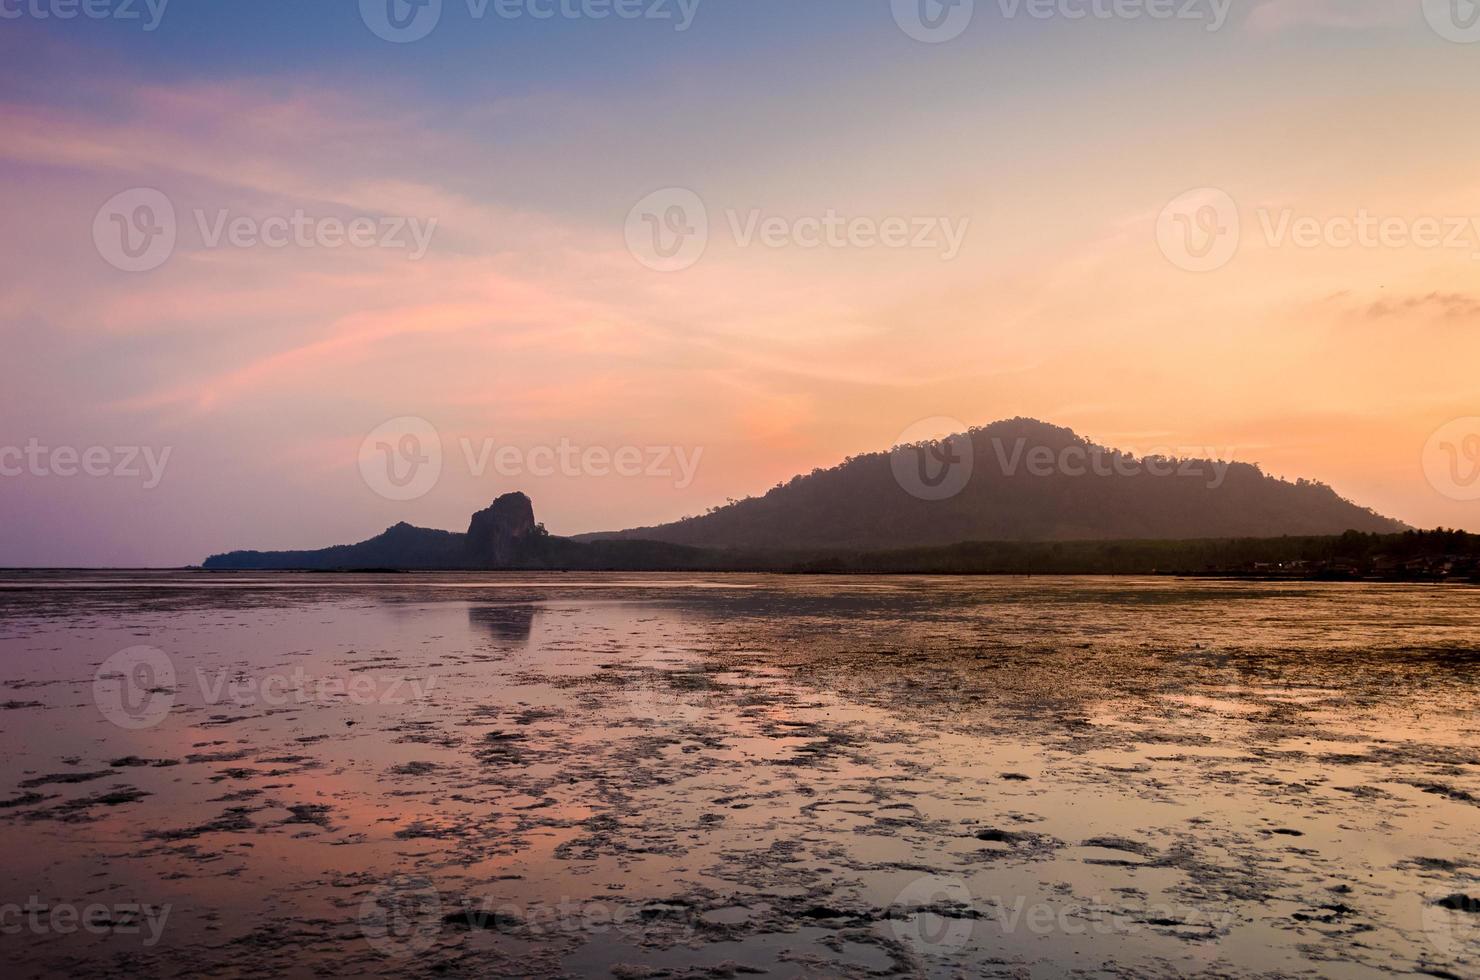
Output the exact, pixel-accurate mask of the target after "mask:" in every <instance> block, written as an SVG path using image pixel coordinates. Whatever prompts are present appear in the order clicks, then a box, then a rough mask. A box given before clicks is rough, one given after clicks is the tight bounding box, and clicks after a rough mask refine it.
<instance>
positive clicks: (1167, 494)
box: [204, 419, 1480, 580]
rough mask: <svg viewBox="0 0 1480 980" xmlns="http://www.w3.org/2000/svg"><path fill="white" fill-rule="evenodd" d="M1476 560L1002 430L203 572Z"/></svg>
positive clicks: (1260, 485)
mask: <svg viewBox="0 0 1480 980" xmlns="http://www.w3.org/2000/svg"><path fill="white" fill-rule="evenodd" d="M901 454H904V455H903V456H902V455H901ZM913 454H934V456H935V457H937V460H938V461H944V463H943V464H942V465H948V466H951V467H960V468H963V469H964V470H965V471H966V472H968V473H969V479H966V480H964V481H960V483H961V485H960V486H959V488H950V489H952V490H953V492H951V493H949V494H948V495H946V496H943V497H942V498H941V499H927V498H928V489H927V490H926V491H925V492H924V493H925V495H924V496H922V494H921V492H913V491H918V489H919V488H918V487H913V486H911V482H910V481H911V474H910V471H908V470H906V471H904V478H901V471H900V469H899V467H900V463H901V460H902V459H903V460H904V461H905V462H906V463H907V464H909V465H913ZM968 454H969V455H968ZM922 458H923V457H922ZM1071 461H1072V462H1071ZM922 472H923V471H922ZM1477 557H1480V536H1475V535H1467V534H1465V533H1464V532H1460V531H1453V532H1451V531H1431V532H1419V531H1414V530H1412V529H1410V528H1408V527H1407V526H1406V525H1404V524H1402V523H1401V522H1399V521H1395V520H1393V519H1391V518H1387V517H1383V516H1382V515H1380V514H1377V513H1376V512H1374V511H1372V510H1370V509H1368V508H1364V507H1360V506H1358V505H1357V504H1355V503H1352V502H1351V501H1348V500H1345V499H1343V498H1342V497H1340V496H1339V495H1338V494H1336V492H1335V491H1333V490H1332V489H1331V488H1330V487H1328V486H1326V485H1324V484H1320V483H1313V482H1309V481H1304V480H1302V481H1298V482H1294V483H1291V482H1288V481H1285V480H1280V479H1276V478H1274V477H1270V476H1267V475H1265V474H1264V473H1263V472H1261V471H1260V470H1259V468H1258V467H1257V466H1253V465H1251V464H1248V463H1237V462H1231V461H1224V460H1198V459H1194V460H1186V459H1165V458H1160V457H1155V458H1149V459H1148V458H1137V457H1134V456H1131V455H1129V454H1125V453H1119V452H1116V451H1115V450H1110V449H1106V448H1104V447H1100V446H1096V445H1094V444H1092V443H1089V442H1087V441H1086V440H1083V439H1081V438H1079V437H1078V436H1076V435H1075V434H1074V433H1073V432H1072V431H1070V430H1068V429H1063V428H1059V427H1057V426H1052V425H1047V424H1045V423H1043V422H1038V421H1035V420H1032V419H1012V420H1009V421H1005V422H998V423H995V424H993V425H990V426H984V427H980V428H975V429H972V430H970V431H969V432H967V433H962V434H959V435H957V436H952V437H948V438H947V439H944V440H941V441H939V442H935V443H929V444H922V445H919V446H913V447H895V448H894V449H893V450H891V451H886V452H879V453H870V454H867V455H863V456H856V457H852V458H850V459H848V460H845V461H844V462H843V463H841V464H840V465H838V466H835V467H833V468H831V469H827V470H816V471H813V472H812V473H811V474H808V475H805V476H798V477H796V478H794V479H792V480H791V481H790V482H788V483H785V484H781V485H778V486H776V487H774V488H772V489H771V490H770V491H769V492H768V493H766V494H765V495H764V496H762V497H758V498H752V499H747V500H741V501H736V502H732V503H730V504H728V505H726V506H724V507H720V508H716V509H714V510H712V511H710V512H709V513H707V514H704V515H702V516H698V517H692V518H688V519H685V520H682V521H678V522H675V523H673V524H665V525H660V526H656V527H646V528H634V529H631V530H625V531H616V532H609V533H602V534H587V535H579V536H577V537H559V536H556V535H552V534H550V533H549V532H548V531H546V530H545V528H544V526H543V525H541V524H539V523H537V522H536V521H535V517H534V506H533V502H532V501H531V500H530V498H529V497H528V496H526V495H525V494H523V493H508V494H504V495H502V496H500V497H499V498H498V499H497V500H495V501H494V502H493V503H492V504H491V505H490V506H489V507H487V508H485V509H484V510H481V511H478V512H477V513H476V514H474V515H473V516H472V519H471V520H470V521H469V524H468V529H467V530H466V531H465V532H461V533H459V532H453V531H442V530H434V529H429V528H420V527H414V526H412V525H410V524H405V523H401V524H397V525H395V526H394V527H391V528H388V529H387V530H386V531H384V532H383V533H381V534H379V535H376V536H375V537H373V538H370V539H368V540H365V541H361V542H359V543H358V544H350V545H340V546H337V547H332V548H324V549H320V550H314V551H235V552H231V553H228V554H222V555H213V556H211V557H210V558H208V559H206V561H205V563H204V567H205V568H206V569H210V570H244V569H253V570H263V569H274V570H316V571H336V570H342V571H353V570H364V569H387V570H392V569H393V570H493V569H549V570H621V571H700V570H703V571H789V572H812V573H824V572H831V573H868V572H880V573H956V574H1180V575H1209V574H1222V575H1242V576H1257V577H1276V578H1291V577H1293V578H1331V579H1346V578H1352V579H1360V578H1398V579H1404V578H1417V579H1425V580H1443V579H1451V578H1457V579H1464V580H1468V579H1471V578H1473V577H1475V576H1476V575H1477V573H1480V569H1477V565H1476V561H1477Z"/></svg>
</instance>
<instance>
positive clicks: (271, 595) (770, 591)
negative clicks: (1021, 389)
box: [0, 573, 1480, 978]
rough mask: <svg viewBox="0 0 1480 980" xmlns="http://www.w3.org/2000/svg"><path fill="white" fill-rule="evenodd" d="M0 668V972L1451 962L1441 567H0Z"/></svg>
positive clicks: (1369, 968) (1053, 972)
mask: <svg viewBox="0 0 1480 980" xmlns="http://www.w3.org/2000/svg"><path fill="white" fill-rule="evenodd" d="M0 684H3V690H0V730H3V732H4V736H5V745H6V747H7V752H6V754H5V757H4V761H3V772H0V784H3V785H0V821H4V823H5V829H6V831H7V832H6V834H5V841H6V843H5V850H4V860H3V862H0V930H3V938H0V943H3V948H4V950H5V952H6V954H7V958H8V960H9V962H10V964H11V966H10V969H11V970H16V971H18V972H17V975H20V976H32V975H34V976H70V977H91V976H105V975H107V976H111V975H114V974H116V973H118V972H120V971H125V970H126V971H131V972H135V973H139V974H142V975H164V976H176V975H181V976H183V975H190V976H235V975H263V976H269V975H270V976H279V975H286V976H303V977H309V976H324V975H329V976H339V975H362V974H368V975H395V976H399V975H407V974H412V975H435V976H442V977H460V976H510V977H515V976H573V977H587V976H589V977H629V978H635V977H729V976H748V975H757V976H767V977H839V976H841V977H868V976H928V977H978V976H1004V977H1057V976H1064V975H1069V974H1072V975H1077V976H1084V977H1097V976H1104V977H1120V976H1136V977H1141V976H1145V977H1161V976H1184V975H1189V974H1198V975H1207V976H1239V977H1247V976H1337V977H1376V976H1392V975H1431V976H1439V977H1473V976H1477V975H1480V833H1477V832H1480V710H1477V709H1480V591H1476V590H1474V589H1471V588H1467V587H1462V586H1434V587H1430V586H1389V585H1366V584H1364V585H1319V584H1303V583H1302V584H1250V583H1224V582H1208V581H1195V582H1185V581H1175V580H1167V579H1114V580H1111V579H1093V578H1082V579H1067V578H1066V579H1053V578H1048V579H1036V578H1035V579H1021V578H1001V579H975V578H959V579H949V578H947V579H908V578H826V577H824V578H807V577H777V576H742V575H734V576H712V577H694V576H664V575H652V576H624V575H580V576H577V575H542V576H529V575H520V576H516V575H507V576H497V575H494V576H463V575H414V576H406V575H396V576H366V575H350V576H335V575H282V576H273V575H206V574H187V573H170V574H165V573H158V574H116V575H99V574H95V575H59V574H55V573H49V574H48V573H8V574H6V575H4V576H3V577H0ZM67 910H71V911H70V912H68V911H67ZM81 921H85V922H86V923H87V925H86V927H83V926H82V925H79V922H81ZM69 924H70V925H71V927H72V928H71V929H70V930H69V929H68V928H67V926H68V925H69Z"/></svg>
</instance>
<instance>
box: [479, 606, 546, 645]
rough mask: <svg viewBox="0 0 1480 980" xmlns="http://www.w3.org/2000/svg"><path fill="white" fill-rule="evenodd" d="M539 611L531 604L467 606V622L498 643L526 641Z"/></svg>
mask: <svg viewBox="0 0 1480 980" xmlns="http://www.w3.org/2000/svg"><path fill="white" fill-rule="evenodd" d="M537 612H539V609H538V607H536V606H532V605H521V606H468V623H469V625H471V626H472V627H473V629H474V630H482V631H484V632H486V633H487V634H488V635H489V636H490V637H492V638H493V639H494V640H495V641H496V642H499V643H528V642H529V633H530V630H532V629H533V628H534V617H535V614H536V613H537Z"/></svg>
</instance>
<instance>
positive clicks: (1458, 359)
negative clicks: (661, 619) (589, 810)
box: [0, 0, 1480, 566]
mask: <svg viewBox="0 0 1480 980" xmlns="http://www.w3.org/2000/svg"><path fill="white" fill-rule="evenodd" d="M1474 12H1475V11H1474V10H1467V9H1466V8H1465V7H1464V6H1463V5H1460V4H1456V3H1454V2H1453V0H1248V2H1232V3H1229V2H1227V0H1144V2H1143V0H1118V2H1117V0H957V2H956V3H954V4H953V5H941V4H940V3H938V2H937V0H790V2H781V0H743V2H737V0H683V2H682V3H681V2H680V0H488V2H487V3H484V2H482V0H441V2H438V0H429V2H426V3H423V4H422V5H420V6H414V5H412V4H410V3H408V2H407V0H364V2H359V0H322V2H313V3H308V2H301V0H253V2H251V3H229V2H205V0H168V2H161V0H152V2H149V0H0V249H3V253H0V254H3V260H4V268H5V272H4V274H3V275H0V334H3V350H4V353H5V356H6V360H7V366H8V368H9V370H7V371H6V372H5V383H4V385H0V513H3V515H4V520H3V521H0V565H15V566H25V565H48V566H70V565H104V566H145V565H181V564H188V563H198V562H199V561H201V560H202V559H203V558H205V557H206V556H207V555H209V554H212V553H216V552H220V551H226V550H231V549H236V548H263V549H268V548H271V549H279V548H303V547H321V546H326V545H330V544H335V543H342V542H347V541H356V540H361V539H363V538H366V537H369V536H370V535H372V534H374V533H376V532H378V531H380V530H382V529H383V528H385V527H387V526H389V525H391V524H394V523H396V522H398V521H403V520H404V521H409V522H410V523H413V524H418V525H422V526H428V527H445V528H451V529H457V530H461V529H463V528H464V527H465V526H466V523H467V519H468V515H469V514H470V513H471V512H472V511H474V510H476V509H478V508H480V507H483V506H486V505H487V503H488V502H489V501H490V500H492V499H493V498H494V497H495V496H497V495H498V494H500V493H503V492H507V491H510V490H523V491H525V492H526V493H528V494H529V495H530V496H531V497H532V498H533V500H534V505H535V511H536V516H537V518H538V519H540V520H542V521H543V522H544V523H545V525H546V526H547V527H548V528H549V529H550V530H551V531H552V532H555V533H560V534H569V533H578V532H584V531H593V530H606V529H615V528H621V527H628V526H634V525H643V524H651V523H657V522H661V521H667V520H673V519H676V518H679V517H682V516H685V515H688V514H695V513H701V512H703V511H704V510H706V509H707V508H709V507H712V506H715V505H718V504H723V503H724V502H725V501H726V500H727V499H730V498H739V497H744V496H747V495H751V494H757V493H763V492H764V491H765V490H766V489H767V488H769V487H770V486H772V485H774V484H776V483H777V482H779V481H782V480H786V479H789V478H790V477H791V476H792V475H794V474H796V473H805V472H808V471H810V470H812V469H813V468H816V467H826V466H831V465H834V464H836V463H837V462H840V461H841V460H842V459H844V458H845V457H847V456H850V455H853V454H857V453H861V452H868V451H875V450H881V449H887V448H888V447H890V446H891V445H894V444H896V443H897V442H898V441H900V439H901V437H902V435H903V434H905V433H912V432H918V431H919V430H920V428H921V427H922V426H924V427H926V428H932V427H933V428H934V429H937V430H940V431H941V432H943V431H945V430H947V429H949V428H951V427H952V426H953V425H955V424H956V423H960V424H961V425H962V426H966V425H982V424H986V423H988V422H991V421H994V420H997V419H1002V418H1011V417H1015V416H1031V417H1035V418H1040V419H1043V420H1046V421H1050V422H1053V423H1055V424H1059V425H1064V426H1068V427H1070V428H1072V429H1074V430H1075V431H1076V432H1078V433H1080V434H1081V435H1083V436H1085V437H1087V438H1090V439H1092V440H1094V441H1095V442H1097V443H1100V444H1104V445H1110V446H1115V447H1118V448H1122V449H1127V450H1131V451H1135V452H1138V453H1145V452H1151V451H1158V452H1163V453H1167V454H1171V455H1184V456H1186V455H1193V456H1199V457H1203V456H1214V457H1218V458H1233V459H1239V460H1245V461H1249V462H1256V463H1259V464H1260V465H1261V466H1263V467H1264V469H1265V471H1266V472H1269V473H1273V474H1276V475H1281V476H1285V477H1288V478H1291V479H1294V478H1297V477H1299V478H1307V479H1312V480H1319V481H1322V482H1326V483H1329V484H1330V485H1331V486H1333V487H1334V488H1335V489H1336V490H1337V492H1339V493H1341V494H1342V495H1343V496H1345V497H1348V498H1351V499H1353V500H1356V501H1357V502H1359V503H1361V504H1363V505H1366V506H1370V507H1373V508H1374V509H1376V510H1378V511H1380V512H1382V513H1384V514H1387V515H1389V516H1393V517H1396V518H1399V519H1401V520H1404V521H1407V522H1409V523H1411V524H1414V525H1419V526H1436V525H1444V526H1452V527H1463V528H1466V529H1469V530H1472V531H1480V499H1477V498H1480V419H1477V418H1476V416H1480V397H1477V392H1480V376H1477V365H1480V333H1477V327H1480V284H1477V272H1480V264H1477V262H1480V172H1477V171H1476V169H1475V167H1474V161H1475V160H1477V159H1480V153H1477V150H1480V146H1477V144H1480V126H1477V125H1476V124H1475V123H1476V116H1477V111H1476V109H1475V108H1474V105H1475V102H1474V97H1473V93H1474V91H1475V84H1476V82H1477V80H1480V24H1472V23H1470V21H1469V20H1468V14H1470V13H1474ZM619 13H620V16H619V15H618V14H619ZM68 15H71V16H68Z"/></svg>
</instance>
